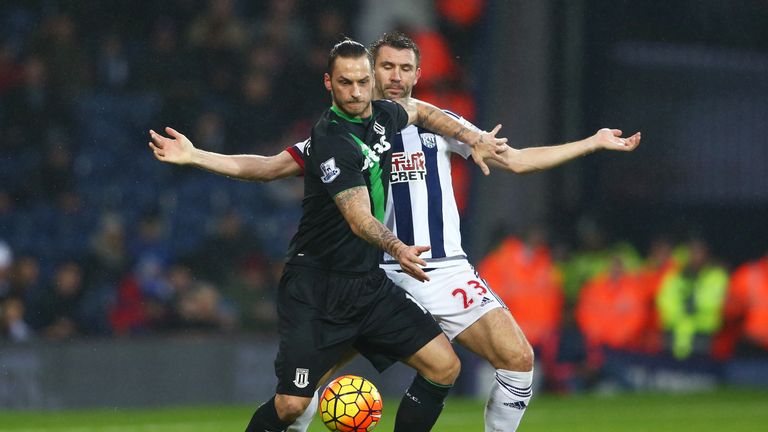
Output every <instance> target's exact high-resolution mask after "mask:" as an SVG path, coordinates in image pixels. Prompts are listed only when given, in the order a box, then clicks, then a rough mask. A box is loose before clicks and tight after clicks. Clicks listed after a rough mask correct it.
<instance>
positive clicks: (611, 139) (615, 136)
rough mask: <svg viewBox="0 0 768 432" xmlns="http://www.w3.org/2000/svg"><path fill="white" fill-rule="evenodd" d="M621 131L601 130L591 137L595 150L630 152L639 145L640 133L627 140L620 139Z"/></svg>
mask: <svg viewBox="0 0 768 432" xmlns="http://www.w3.org/2000/svg"><path fill="white" fill-rule="evenodd" d="M621 134H622V132H621V130H619V129H608V128H603V129H600V130H599V131H597V133H596V134H594V135H593V136H592V139H594V140H595V143H596V145H597V148H600V149H605V150H618V151H632V150H634V149H636V148H637V146H639V145H640V138H641V136H640V132H637V133H635V134H634V135H632V136H631V137H629V138H622V137H621Z"/></svg>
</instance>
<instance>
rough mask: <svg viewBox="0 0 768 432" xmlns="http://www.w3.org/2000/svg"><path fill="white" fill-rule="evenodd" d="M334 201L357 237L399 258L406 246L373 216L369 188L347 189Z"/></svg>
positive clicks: (337, 195)
mask: <svg viewBox="0 0 768 432" xmlns="http://www.w3.org/2000/svg"><path fill="white" fill-rule="evenodd" d="M334 200H335V201H336V206H338V207H339V210H340V211H341V214H342V215H343V216H344V219H346V220H347V223H349V226H350V227H351V228H352V231H353V232H354V233H355V234H356V235H358V236H359V237H360V238H362V239H363V240H365V241H367V242H368V243H371V244H372V245H374V246H376V247H378V248H380V249H383V250H384V251H385V252H386V253H388V254H389V255H391V256H393V257H397V251H398V250H400V249H402V247H403V246H405V245H404V244H403V242H401V241H400V239H398V238H397V236H395V235H394V234H393V233H392V231H390V230H389V229H387V227H386V226H384V224H382V223H381V222H379V220H378V219H376V218H375V217H373V215H372V214H371V204H370V198H368V188H366V187H365V186H358V187H353V188H351V189H347V190H345V191H342V192H339V193H338V194H336V196H335V197H334Z"/></svg>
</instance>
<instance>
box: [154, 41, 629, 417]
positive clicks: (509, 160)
mask: <svg viewBox="0 0 768 432" xmlns="http://www.w3.org/2000/svg"><path fill="white" fill-rule="evenodd" d="M371 51H372V54H373V60H374V75H375V79H376V83H375V87H376V91H375V97H376V98H387V99H398V98H404V97H410V95H411V91H412V89H413V86H414V85H415V84H416V83H417V81H418V78H419V75H420V73H421V71H420V69H419V50H418V47H417V46H416V44H415V43H414V42H413V41H412V40H411V39H410V38H409V37H407V36H406V35H404V34H402V33H390V34H385V35H383V36H382V38H380V39H379V40H378V41H376V42H375V43H374V44H373V45H372V49H371ZM451 114H452V113H451ZM454 116H455V114H454ZM456 117H458V116H456ZM459 119H460V121H463V122H464V123H465V124H466V125H467V126H468V127H472V128H474V126H472V125H471V124H470V123H469V122H466V120H463V119H461V118H459ZM166 132H168V133H169V134H170V135H171V137H172V139H169V138H165V137H162V136H160V135H158V134H155V133H151V137H152V140H153V142H152V143H150V147H151V148H152V149H153V151H154V153H155V156H156V157H157V158H158V159H159V160H161V161H166V162H172V163H180V164H191V165H195V166H197V167H199V168H203V169H206V170H209V171H212V172H214V173H217V174H222V175H227V176H229V177H235V178H240V179H245V180H253V181H269V180H274V179H277V178H284V177H289V176H294V175H297V174H300V173H301V172H302V170H303V163H304V162H303V156H302V151H303V148H304V146H305V145H306V142H302V143H298V144H296V145H294V146H292V147H289V148H288V149H286V151H283V152H281V153H279V154H277V155H274V156H268V157H265V156H258V155H220V154H215V153H210V152H205V151H202V150H199V149H196V148H195V147H194V146H193V145H192V143H190V142H189V140H188V139H186V137H184V136H183V135H181V134H179V133H178V132H176V131H174V130H172V129H166ZM621 135H622V132H621V131H620V130H617V129H601V130H599V131H598V132H597V133H596V134H595V135H593V136H591V137H589V138H586V139H583V140H580V141H575V142H571V143H566V144H562V145H556V146H545V147H531V148H526V149H514V148H510V149H509V150H508V151H506V152H504V153H502V154H501V156H502V158H503V162H500V161H488V164H489V165H491V166H492V167H495V168H500V169H505V170H508V171H511V172H514V173H527V172H532V171H538V170H544V169H549V168H552V167H555V166H557V165H560V164H562V163H565V162H567V161H570V160H572V159H575V158H577V157H580V156H583V155H586V154H589V153H592V152H595V151H598V150H603V149H609V150H619V151H632V150H634V149H635V148H636V147H637V146H638V145H639V144H640V133H639V132H638V133H636V134H634V135H632V136H631V137H628V138H622V137H621ZM392 145H393V154H392V162H391V164H392V170H391V177H390V185H389V199H388V200H387V207H386V212H385V222H386V225H387V227H388V228H389V229H390V230H392V231H393V232H394V233H395V234H397V236H398V237H399V238H400V239H401V240H402V241H403V242H404V243H405V244H423V245H429V246H430V247H431V250H430V251H428V252H425V253H424V254H422V255H421V257H422V258H423V259H424V260H425V261H426V262H427V267H426V268H425V271H427V272H428V275H429V278H430V280H429V281H428V282H425V283H422V282H420V281H417V280H416V279H413V278H411V277H410V276H408V275H406V274H405V273H403V272H402V271H401V269H400V267H399V266H398V264H397V262H396V261H394V260H393V259H392V258H391V257H389V256H386V255H385V256H384V260H383V262H382V264H381V266H382V268H383V269H384V270H385V271H386V272H387V275H388V276H389V277H390V278H391V279H393V280H394V281H395V282H396V284H397V285H399V286H401V287H403V288H404V289H406V290H407V291H408V292H409V293H410V294H411V296H412V297H413V298H415V299H416V301H418V302H419V303H420V304H421V305H422V306H423V307H425V308H426V309H427V310H428V311H429V312H430V313H431V314H432V315H433V317H434V318H435V319H436V320H437V321H438V323H439V324H440V326H441V327H442V329H443V331H444V332H445V333H446V335H447V336H448V338H449V339H451V340H452V341H455V342H457V343H459V344H461V345H463V346H465V347H466V348H468V349H469V350H471V351H473V352H475V353H476V354H478V355H479V356H481V357H482V358H484V359H486V360H487V361H488V362H489V363H490V364H491V365H492V366H493V367H494V368H495V369H496V374H495V381H494V383H493V385H492V389H491V392H490V395H489V397H488V401H487V404H486V409H485V430H486V431H487V432H491V431H493V432H497V431H503V432H509V431H515V430H517V427H518V425H519V423H520V420H521V418H522V416H523V414H524V412H525V409H526V408H527V406H528V403H529V401H530V398H531V388H532V380H533V364H534V355H533V349H532V348H531V346H530V344H529V343H528V341H527V340H526V338H525V335H524V334H523V332H522V331H521V330H520V327H519V326H518V325H517V323H516V322H515V320H514V317H512V315H511V314H510V313H509V311H508V310H507V309H506V308H505V307H504V304H503V303H502V302H501V301H500V300H499V299H498V298H497V297H496V295H495V294H494V293H493V291H492V290H491V288H490V287H488V286H487V285H486V284H485V282H484V281H483V279H482V278H481V277H480V275H478V274H477V272H475V270H474V268H473V267H472V265H471V264H470V263H469V261H468V258H467V256H466V253H465V252H464V250H463V249H462V246H461V233H460V230H459V214H458V210H457V206H456V201H455V198H454V195H453V188H452V186H451V171H450V156H451V153H457V154H459V155H461V156H463V157H464V158H468V157H469V155H470V154H471V153H470V152H471V150H470V147H469V146H468V145H466V144H464V143H461V142H458V141H456V140H454V139H451V138H446V137H442V136H439V135H435V134H433V133H431V132H430V131H428V130H424V129H420V128H418V127H416V126H409V127H407V128H405V129H404V130H402V131H401V133H399V134H398V135H396V137H395V138H394V139H393V142H392ZM484 171H485V170H484ZM315 396H317V395H315ZM311 408H316V404H314V403H313V404H310V409H307V410H306V411H305V413H304V414H303V415H302V416H301V417H300V418H299V419H298V420H297V421H296V422H295V423H294V424H293V425H292V426H291V427H290V428H289V429H288V430H289V431H293V432H299V431H306V429H307V427H308V425H309V423H310V421H311V418H312V415H313V412H312V411H313V410H312V409H311Z"/></svg>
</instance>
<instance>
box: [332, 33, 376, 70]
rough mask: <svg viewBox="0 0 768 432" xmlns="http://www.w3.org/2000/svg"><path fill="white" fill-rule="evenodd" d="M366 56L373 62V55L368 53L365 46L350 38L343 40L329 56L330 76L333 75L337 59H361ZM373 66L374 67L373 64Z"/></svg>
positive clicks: (334, 47)
mask: <svg viewBox="0 0 768 432" xmlns="http://www.w3.org/2000/svg"><path fill="white" fill-rule="evenodd" d="M364 56H365V57H368V60H369V61H370V60H371V53H370V52H368V49H367V48H366V47H365V45H363V44H361V43H360V42H357V41H353V40H352V39H349V38H346V39H344V40H342V41H341V42H339V43H337V44H336V45H334V46H333V48H331V52H330V53H329V54H328V75H332V72H333V66H334V64H336V59H337V58H339V57H341V58H360V57H364ZM371 65H373V63H372V62H371Z"/></svg>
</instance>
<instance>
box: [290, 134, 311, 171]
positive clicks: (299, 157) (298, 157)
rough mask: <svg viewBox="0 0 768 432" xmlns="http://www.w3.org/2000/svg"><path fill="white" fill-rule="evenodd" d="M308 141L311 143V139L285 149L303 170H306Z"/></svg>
mask: <svg viewBox="0 0 768 432" xmlns="http://www.w3.org/2000/svg"><path fill="white" fill-rule="evenodd" d="M307 143H309V139H306V140H304V141H301V142H297V143H296V144H294V145H292V146H290V147H288V148H286V149H285V151H287V152H288V154H289V155H291V157H292V158H293V160H294V161H295V162H296V163H297V164H298V165H299V166H300V167H301V170H302V171H304V148H306V146H307Z"/></svg>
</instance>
